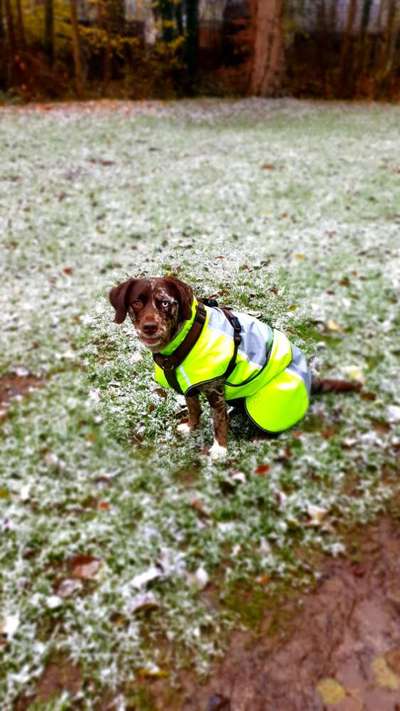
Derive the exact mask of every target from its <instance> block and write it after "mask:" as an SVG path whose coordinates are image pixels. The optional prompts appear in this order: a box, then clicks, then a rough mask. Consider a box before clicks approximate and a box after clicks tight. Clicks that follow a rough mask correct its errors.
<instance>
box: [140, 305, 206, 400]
mask: <svg viewBox="0 0 400 711" xmlns="http://www.w3.org/2000/svg"><path fill="white" fill-rule="evenodd" d="M206 316H207V312H206V310H205V308H204V306H203V304H201V303H198V304H197V309H196V314H195V317H194V321H193V324H192V326H191V329H190V331H189V332H188V333H187V335H186V337H185V339H184V340H183V341H182V343H181V344H180V346H178V348H177V349H176V350H175V351H174V352H173V353H171V354H170V355H163V354H162V353H154V354H153V359H154V360H155V362H156V363H157V365H158V366H159V367H160V368H162V370H163V371H164V375H165V377H166V379H167V381H168V384H169V385H170V386H171V388H173V389H174V390H176V392H177V393H179V394H182V389H181V387H180V385H179V383H178V380H177V377H176V369H177V368H178V367H179V366H180V364H181V363H183V361H184V360H185V358H186V356H187V355H188V354H189V352H190V351H191V350H192V348H193V346H194V345H195V343H196V342H197V341H198V339H199V338H200V334H201V332H202V330H203V326H204V323H205V320H206Z"/></svg>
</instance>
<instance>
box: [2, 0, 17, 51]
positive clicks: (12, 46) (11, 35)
mask: <svg viewBox="0 0 400 711" xmlns="http://www.w3.org/2000/svg"><path fill="white" fill-rule="evenodd" d="M4 11H5V18H6V25H7V41H8V51H9V53H10V55H14V54H15V51H16V49H17V39H16V36H15V27H14V17H13V14H12V9H11V3H10V0H4Z"/></svg>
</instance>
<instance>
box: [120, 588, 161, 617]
mask: <svg viewBox="0 0 400 711" xmlns="http://www.w3.org/2000/svg"><path fill="white" fill-rule="evenodd" d="M157 607H160V604H159V603H158V602H157V599H156V597H155V595H154V594H153V593H152V592H144V593H139V594H138V595H135V597H133V598H132V600H130V602H129V603H128V606H127V608H128V612H131V613H132V612H137V611H138V610H144V609H146V610H151V609H155V608H157Z"/></svg>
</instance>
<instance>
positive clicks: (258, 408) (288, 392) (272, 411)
mask: <svg viewBox="0 0 400 711" xmlns="http://www.w3.org/2000/svg"><path fill="white" fill-rule="evenodd" d="M244 402H245V409H246V411H247V414H248V415H249V417H250V419H251V420H253V422H254V423H255V424H256V425H257V426H258V427H260V428H261V429H263V430H266V431H267V432H282V431H283V430H287V429H289V427H292V426H293V425H295V424H296V422H298V421H299V420H301V419H302V418H303V417H304V415H305V414H306V412H307V410H308V406H309V397H308V393H307V389H306V386H305V384H304V381H303V379H302V378H301V377H300V375H298V373H294V372H293V371H291V370H284V371H283V373H280V374H279V375H277V376H276V377H275V378H273V380H271V381H270V382H269V383H267V384H266V385H264V386H263V387H261V388H260V389H259V390H258V391H257V392H256V393H254V394H253V395H250V396H249V397H246V398H245V401H244Z"/></svg>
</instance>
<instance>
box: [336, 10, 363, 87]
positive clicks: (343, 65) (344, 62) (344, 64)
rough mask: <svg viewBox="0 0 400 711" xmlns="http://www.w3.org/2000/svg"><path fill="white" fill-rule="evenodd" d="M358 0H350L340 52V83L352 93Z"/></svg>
mask: <svg viewBox="0 0 400 711" xmlns="http://www.w3.org/2000/svg"><path fill="white" fill-rule="evenodd" d="M357 9H358V0H349V7H348V11H347V20H346V28H345V31H344V35H343V41H342V48H341V52H340V72H339V77H340V84H341V86H342V87H344V88H345V90H347V91H348V92H350V93H351V86H352V84H353V80H354V72H353V70H354V67H353V66H351V61H350V60H351V54H352V52H351V49H352V42H353V31H354V22H355V19H356V15H357Z"/></svg>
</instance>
